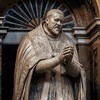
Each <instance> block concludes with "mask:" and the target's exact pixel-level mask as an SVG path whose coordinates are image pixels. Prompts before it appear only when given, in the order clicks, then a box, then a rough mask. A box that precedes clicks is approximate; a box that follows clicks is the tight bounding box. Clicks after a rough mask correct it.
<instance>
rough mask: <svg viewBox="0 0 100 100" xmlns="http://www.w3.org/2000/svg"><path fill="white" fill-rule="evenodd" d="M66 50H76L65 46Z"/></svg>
mask: <svg viewBox="0 0 100 100" xmlns="http://www.w3.org/2000/svg"><path fill="white" fill-rule="evenodd" d="M64 50H74V49H73V48H70V47H69V48H64V49H63V51H64Z"/></svg>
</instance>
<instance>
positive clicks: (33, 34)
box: [27, 25, 42, 38]
mask: <svg viewBox="0 0 100 100" xmlns="http://www.w3.org/2000/svg"><path fill="white" fill-rule="evenodd" d="M41 30H42V29H41V26H40V25H39V26H38V27H36V28H35V29H33V30H32V31H30V32H28V33H27V35H28V36H30V37H32V38H35V37H38V36H39V34H40V33H41Z"/></svg>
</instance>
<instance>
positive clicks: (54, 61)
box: [35, 56, 61, 73]
mask: <svg viewBox="0 0 100 100" xmlns="http://www.w3.org/2000/svg"><path fill="white" fill-rule="evenodd" d="M60 63H61V61H60V59H59V57H58V56H56V57H53V58H51V59H46V60H41V61H40V62H39V63H38V64H37V66H36V70H35V71H36V73H44V72H47V71H50V70H52V69H53V68H55V67H56V66H58V65H59V64H60Z"/></svg>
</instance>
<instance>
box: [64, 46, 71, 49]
mask: <svg viewBox="0 0 100 100" xmlns="http://www.w3.org/2000/svg"><path fill="white" fill-rule="evenodd" d="M66 48H73V47H72V46H66V47H65V48H64V49H66Z"/></svg>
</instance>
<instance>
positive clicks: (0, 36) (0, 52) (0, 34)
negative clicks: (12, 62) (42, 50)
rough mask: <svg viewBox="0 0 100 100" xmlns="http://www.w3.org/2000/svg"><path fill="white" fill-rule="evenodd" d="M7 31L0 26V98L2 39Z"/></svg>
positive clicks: (0, 87) (0, 86) (0, 84)
mask: <svg viewBox="0 0 100 100" xmlns="http://www.w3.org/2000/svg"><path fill="white" fill-rule="evenodd" d="M6 33H7V28H4V27H2V26H1V27H0V100H2V99H1V91H2V82H1V77H2V76H1V75H2V39H3V38H4V36H5V35H6Z"/></svg>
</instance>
